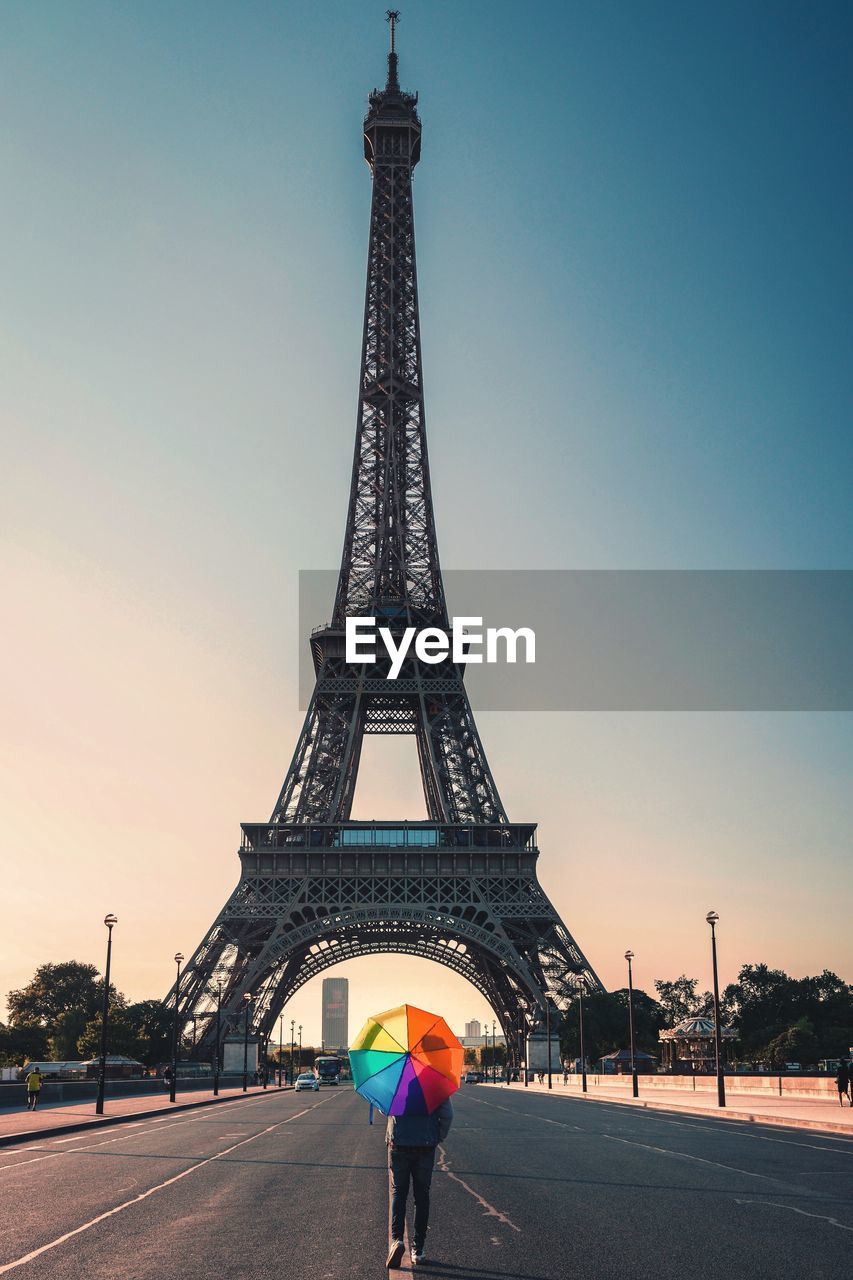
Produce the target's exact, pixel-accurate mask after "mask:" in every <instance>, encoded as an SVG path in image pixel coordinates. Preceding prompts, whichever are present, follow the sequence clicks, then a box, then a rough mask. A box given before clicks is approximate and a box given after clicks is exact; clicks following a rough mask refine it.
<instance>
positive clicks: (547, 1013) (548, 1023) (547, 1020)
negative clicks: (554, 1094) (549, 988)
mask: <svg viewBox="0 0 853 1280" xmlns="http://www.w3.org/2000/svg"><path fill="white" fill-rule="evenodd" d="M545 1026H546V1029H547V1036H548V1088H549V1089H553V1087H554V1084H553V1081H552V1079H551V996H550V993H547V994H546V996H545Z"/></svg>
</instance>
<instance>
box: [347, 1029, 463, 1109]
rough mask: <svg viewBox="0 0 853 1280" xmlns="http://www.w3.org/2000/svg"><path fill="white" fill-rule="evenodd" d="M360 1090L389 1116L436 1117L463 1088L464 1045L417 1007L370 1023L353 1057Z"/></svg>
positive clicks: (354, 1045) (355, 1044) (360, 1035)
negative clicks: (436, 1111) (461, 1084)
mask: <svg viewBox="0 0 853 1280" xmlns="http://www.w3.org/2000/svg"><path fill="white" fill-rule="evenodd" d="M349 1060H350V1068H351V1070H352V1078H353V1080H354V1081H355V1087H356V1089H357V1090H358V1092H359V1093H360V1094H361V1095H362V1097H364V1098H367V1100H368V1101H369V1102H372V1103H373V1105H374V1106H375V1107H378V1108H379V1110H380V1111H382V1112H383V1113H384V1114H385V1115H386V1116H426V1115H431V1113H432V1112H433V1111H435V1110H436V1109H437V1108H438V1107H440V1106H441V1104H442V1102H444V1101H445V1099H446V1098H449V1097H450V1095H451V1093H455V1092H456V1090H457V1089H458V1088H459V1082H460V1076H461V1074H462V1045H461V1044H460V1043H459V1041H458V1040H457V1039H456V1036H455V1035H454V1034H453V1032H452V1031H451V1030H450V1028H449V1027H448V1025H447V1023H446V1022H445V1021H444V1018H439V1016H438V1015H437V1014H435V1013H427V1012H426V1011H425V1010H424V1009H416V1008H415V1006H414V1005H411V1004H401V1005H400V1007H399V1008H398V1009H389V1010H388V1011H387V1012H386V1013H377V1014H376V1016H375V1017H373V1018H368V1019H367V1022H365V1024H364V1026H363V1027H362V1029H361V1031H360V1032H359V1033H358V1035H357V1036H356V1038H355V1040H354V1041H353V1043H352V1045H351V1046H350V1052H349Z"/></svg>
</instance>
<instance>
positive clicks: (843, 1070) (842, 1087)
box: [835, 1058, 853, 1107]
mask: <svg viewBox="0 0 853 1280" xmlns="http://www.w3.org/2000/svg"><path fill="white" fill-rule="evenodd" d="M835 1084H836V1086H837V1088H838V1102H839V1105H840V1106H842V1107H843V1106H844V1099H845V1097H846V1096H847V1092H848V1090H849V1089H850V1068H849V1066H848V1065H847V1060H846V1059H845V1058H842V1059H841V1060H840V1062H839V1063H838V1070H837V1071H836V1073H835ZM850 1105H851V1107H853V1101H851V1103H850Z"/></svg>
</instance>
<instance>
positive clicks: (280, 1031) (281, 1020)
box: [278, 1013, 284, 1089]
mask: <svg viewBox="0 0 853 1280" xmlns="http://www.w3.org/2000/svg"><path fill="white" fill-rule="evenodd" d="M283 1057H284V1014H283V1013H280V1014H279V1015H278V1087H279V1089H280V1088H281V1065H282V1058H283Z"/></svg>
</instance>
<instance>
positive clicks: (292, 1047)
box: [290, 1018, 296, 1084]
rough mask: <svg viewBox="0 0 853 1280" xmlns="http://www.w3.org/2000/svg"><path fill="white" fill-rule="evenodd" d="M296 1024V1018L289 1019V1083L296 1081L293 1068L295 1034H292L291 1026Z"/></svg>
mask: <svg viewBox="0 0 853 1280" xmlns="http://www.w3.org/2000/svg"><path fill="white" fill-rule="evenodd" d="M295 1026H296V1019H295V1018H291V1019H290V1083H291V1084H295V1083H296V1073H295V1071H294V1070H293V1058H294V1055H295V1053H296V1036H295V1035H294V1034H293V1028H294V1027H295Z"/></svg>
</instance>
